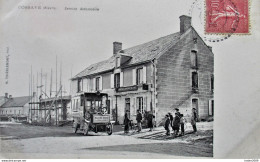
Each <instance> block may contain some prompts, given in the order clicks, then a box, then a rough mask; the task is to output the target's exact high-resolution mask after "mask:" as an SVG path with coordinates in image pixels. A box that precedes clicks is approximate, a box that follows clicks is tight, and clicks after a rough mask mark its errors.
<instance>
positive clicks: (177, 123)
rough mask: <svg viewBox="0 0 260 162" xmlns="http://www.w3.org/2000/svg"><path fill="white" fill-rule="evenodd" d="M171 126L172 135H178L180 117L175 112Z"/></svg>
mask: <svg viewBox="0 0 260 162" xmlns="http://www.w3.org/2000/svg"><path fill="white" fill-rule="evenodd" d="M172 125H173V130H174V135H175V136H176V135H178V133H179V129H180V116H179V114H178V113H177V112H176V113H175V118H174V121H173V124H172Z"/></svg>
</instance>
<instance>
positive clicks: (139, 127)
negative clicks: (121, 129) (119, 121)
mask: <svg viewBox="0 0 260 162" xmlns="http://www.w3.org/2000/svg"><path fill="white" fill-rule="evenodd" d="M142 119H143V117H142V114H141V112H140V110H137V116H136V121H137V126H138V131H137V132H140V131H141V130H142V123H141V122H142Z"/></svg>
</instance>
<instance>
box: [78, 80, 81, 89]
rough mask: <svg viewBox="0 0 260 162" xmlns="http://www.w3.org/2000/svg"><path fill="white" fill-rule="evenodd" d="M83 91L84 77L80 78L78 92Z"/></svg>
mask: <svg viewBox="0 0 260 162" xmlns="http://www.w3.org/2000/svg"><path fill="white" fill-rule="evenodd" d="M81 91H82V79H78V92H81Z"/></svg>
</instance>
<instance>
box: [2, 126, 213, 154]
mask: <svg viewBox="0 0 260 162" xmlns="http://www.w3.org/2000/svg"><path fill="white" fill-rule="evenodd" d="M212 126H213V123H212V122H204V123H198V129H199V131H198V133H196V134H187V135H185V136H183V137H178V138H172V137H171V136H170V137H168V136H165V131H164V130H163V128H161V127H159V128H156V129H155V130H154V131H153V132H148V130H146V129H144V130H143V131H142V133H137V132H130V133H129V134H124V133H123V132H122V131H120V130H119V131H118V132H115V133H113V134H112V135H111V136H108V135H107V134H106V133H97V134H95V133H93V132H91V133H90V135H89V136H83V135H82V133H77V134H74V133H73V132H72V129H71V127H69V126H65V127H43V126H31V125H25V124H0V132H1V138H0V139H1V140H0V144H1V147H0V149H1V150H0V151H1V158H12V159H14V158H18V159H30V158H45V159H48V158H66V159H68V158H73V159H74V158H191V157H212V156H213V130H212ZM190 129H191V128H190V127H188V128H187V132H190Z"/></svg>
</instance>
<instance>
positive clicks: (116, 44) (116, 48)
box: [113, 42, 122, 55]
mask: <svg viewBox="0 0 260 162" xmlns="http://www.w3.org/2000/svg"><path fill="white" fill-rule="evenodd" d="M121 50H122V43H121V42H113V54H114V55H115V54H117V52H119V51H121Z"/></svg>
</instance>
